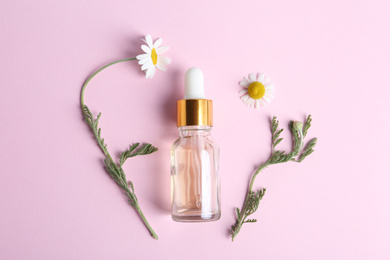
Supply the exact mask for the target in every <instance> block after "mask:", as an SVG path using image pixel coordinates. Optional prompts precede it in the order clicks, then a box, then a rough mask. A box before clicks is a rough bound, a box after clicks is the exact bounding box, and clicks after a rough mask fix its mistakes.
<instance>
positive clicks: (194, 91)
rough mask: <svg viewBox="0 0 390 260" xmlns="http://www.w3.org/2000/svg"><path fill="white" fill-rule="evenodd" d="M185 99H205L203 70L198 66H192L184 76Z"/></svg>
mask: <svg viewBox="0 0 390 260" xmlns="http://www.w3.org/2000/svg"><path fill="white" fill-rule="evenodd" d="M184 87H185V90H184V99H204V98H205V97H204V81H203V72H202V71H201V70H200V69H198V68H195V67H194V68H190V69H188V70H187V71H186V74H185V76H184Z"/></svg>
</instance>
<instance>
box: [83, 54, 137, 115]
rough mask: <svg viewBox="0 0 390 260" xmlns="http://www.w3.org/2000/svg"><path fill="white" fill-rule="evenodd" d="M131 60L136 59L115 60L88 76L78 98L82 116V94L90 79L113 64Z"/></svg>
mask: <svg viewBox="0 0 390 260" xmlns="http://www.w3.org/2000/svg"><path fill="white" fill-rule="evenodd" d="M131 60H136V58H129V59H123V60H117V61H114V62H111V63H109V64H107V65H105V66H103V67H101V68H99V69H98V70H96V71H95V72H94V73H92V75H91V76H89V77H88V78H87V80H86V81H85V82H84V84H83V87H82V89H81V97H80V104H81V111H83V114H84V115H85V112H84V92H85V89H86V87H87V85H88V83H89V82H90V81H91V79H93V77H95V76H96V74H98V73H99V72H100V71H102V70H104V69H106V68H108V67H110V66H112V65H114V64H117V63H120V62H125V61H131Z"/></svg>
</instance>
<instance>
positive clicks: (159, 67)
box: [156, 61, 167, 71]
mask: <svg viewBox="0 0 390 260" xmlns="http://www.w3.org/2000/svg"><path fill="white" fill-rule="evenodd" d="M156 67H157V69H159V70H161V71H167V67H165V65H164V64H162V63H161V62H158V61H157V65H156Z"/></svg>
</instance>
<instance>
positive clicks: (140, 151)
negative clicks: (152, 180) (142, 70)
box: [80, 58, 158, 239]
mask: <svg viewBox="0 0 390 260" xmlns="http://www.w3.org/2000/svg"><path fill="white" fill-rule="evenodd" d="M131 60H135V58H130V59H123V60H118V61H114V62H111V63H109V64H107V65H105V66H103V67H101V68H100V69H98V70H97V71H95V72H94V73H93V74H92V75H91V76H89V77H88V79H87V80H86V81H85V83H84V85H83V87H82V89H81V98H80V103H81V110H82V113H83V116H84V121H85V122H86V123H87V125H88V126H89V127H90V129H91V130H92V132H93V134H94V136H95V139H96V141H97V143H98V145H99V147H100V149H101V150H102V151H103V153H104V155H105V156H106V158H105V159H104V163H105V165H106V167H105V168H106V170H107V173H108V174H109V175H110V177H111V178H112V179H113V180H114V181H115V182H116V184H117V185H118V186H119V187H120V188H121V189H122V190H123V191H124V193H125V195H126V197H127V201H128V202H129V204H130V205H131V206H132V207H133V208H134V209H135V210H136V211H137V213H138V215H139V216H140V217H141V219H142V221H143V222H144V224H145V226H146V227H147V228H148V230H149V232H150V234H151V235H152V236H153V237H154V238H155V239H158V236H157V234H156V232H154V230H153V229H152V227H151V226H150V224H149V222H148V221H147V220H146V218H145V216H144V214H143V212H142V210H141V208H140V206H139V202H138V199H137V196H136V195H135V193H134V185H133V183H132V182H131V181H127V179H126V174H125V172H124V170H123V168H122V166H123V164H124V163H125V161H126V160H127V159H128V158H132V157H135V156H138V155H147V154H151V153H154V152H156V151H158V148H157V147H154V146H153V145H151V144H148V143H145V144H142V145H140V143H134V144H132V145H131V146H130V148H129V149H128V150H126V151H124V152H123V153H122V154H121V156H120V158H119V164H116V163H115V162H114V160H113V159H112V157H111V155H110V153H109V152H108V150H107V144H105V142H104V138H102V137H101V128H100V127H99V119H100V117H101V113H99V114H98V115H97V117H96V118H95V119H94V117H93V115H92V113H91V111H90V110H89V108H88V106H87V105H85V104H84V92H85V89H86V86H87V84H88V83H89V82H90V80H91V79H92V78H93V77H94V76H96V75H97V74H98V73H99V72H100V71H102V70H104V69H105V68H108V67H110V66H112V65H114V64H116V63H119V62H125V61H131Z"/></svg>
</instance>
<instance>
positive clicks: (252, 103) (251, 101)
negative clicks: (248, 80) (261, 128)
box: [248, 98, 255, 108]
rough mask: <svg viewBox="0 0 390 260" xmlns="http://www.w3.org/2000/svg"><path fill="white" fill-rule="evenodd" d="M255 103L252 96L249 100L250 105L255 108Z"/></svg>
mask: <svg viewBox="0 0 390 260" xmlns="http://www.w3.org/2000/svg"><path fill="white" fill-rule="evenodd" d="M254 104H255V101H254V100H253V99H252V98H251V99H249V102H248V106H249V107H251V108H253V107H254Z"/></svg>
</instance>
